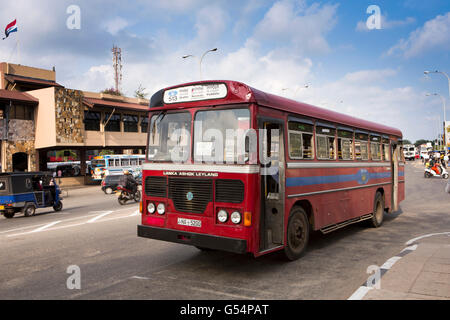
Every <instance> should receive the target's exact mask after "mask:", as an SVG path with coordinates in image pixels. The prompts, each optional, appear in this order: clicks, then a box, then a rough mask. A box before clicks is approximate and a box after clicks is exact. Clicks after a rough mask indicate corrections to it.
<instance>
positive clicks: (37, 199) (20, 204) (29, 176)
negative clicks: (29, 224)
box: [0, 172, 63, 219]
mask: <svg viewBox="0 0 450 320" xmlns="http://www.w3.org/2000/svg"><path fill="white" fill-rule="evenodd" d="M60 194H61V190H60V189H59V187H58V185H57V184H56V182H55V179H54V178H53V176H52V175H51V173H49V172H10V173H1V174H0V215H1V214H3V215H4V216H5V218H8V219H11V218H13V217H14V215H15V214H16V213H17V212H21V213H23V214H24V215H25V216H26V217H29V216H33V215H34V214H35V213H36V209H38V208H47V207H53V209H54V210H55V211H60V210H62V207H63V205H62V202H61V200H62V198H61V196H60Z"/></svg>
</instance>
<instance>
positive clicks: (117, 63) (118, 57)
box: [112, 46, 122, 93]
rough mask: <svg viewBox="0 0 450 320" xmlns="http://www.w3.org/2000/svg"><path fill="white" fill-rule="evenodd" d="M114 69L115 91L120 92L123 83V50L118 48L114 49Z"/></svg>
mask: <svg viewBox="0 0 450 320" xmlns="http://www.w3.org/2000/svg"><path fill="white" fill-rule="evenodd" d="M112 54H113V68H114V84H115V87H114V89H115V90H116V92H117V93H119V92H120V83H121V82H122V49H121V48H118V47H116V46H113V48H112Z"/></svg>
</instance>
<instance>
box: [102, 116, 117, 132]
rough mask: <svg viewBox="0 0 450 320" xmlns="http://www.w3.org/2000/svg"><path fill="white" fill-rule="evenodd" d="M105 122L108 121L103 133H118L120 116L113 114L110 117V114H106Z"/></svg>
mask: <svg viewBox="0 0 450 320" xmlns="http://www.w3.org/2000/svg"><path fill="white" fill-rule="evenodd" d="M110 117H111V118H110ZM108 119H109V121H108ZM106 121H108V123H107V124H106V126H105V131H113V132H120V114H117V113H113V115H112V116H111V113H110V112H106V113H105V123H106Z"/></svg>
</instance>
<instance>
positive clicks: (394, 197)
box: [391, 141, 401, 212]
mask: <svg viewBox="0 0 450 320" xmlns="http://www.w3.org/2000/svg"><path fill="white" fill-rule="evenodd" d="M400 149H401V148H400V146H399V145H398V144H397V142H394V141H391V174H392V179H391V183H392V188H391V190H392V192H391V204H392V205H391V207H392V208H391V212H395V211H397V210H398V163H399V158H400V152H401V150H400Z"/></svg>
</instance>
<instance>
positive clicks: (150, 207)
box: [147, 202, 156, 214]
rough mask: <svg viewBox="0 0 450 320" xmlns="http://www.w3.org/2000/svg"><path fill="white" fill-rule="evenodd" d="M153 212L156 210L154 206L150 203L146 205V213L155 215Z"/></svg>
mask: <svg viewBox="0 0 450 320" xmlns="http://www.w3.org/2000/svg"><path fill="white" fill-rule="evenodd" d="M155 210H156V207H155V204H154V203H152V202H150V203H149V204H148V205H147V211H148V212H149V213H151V214H153V213H155Z"/></svg>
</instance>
